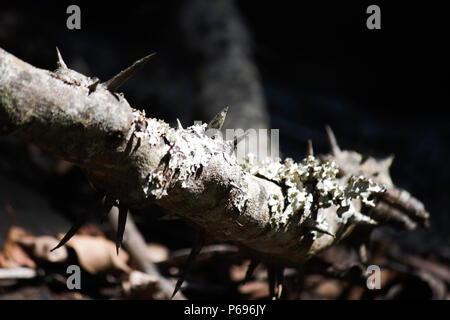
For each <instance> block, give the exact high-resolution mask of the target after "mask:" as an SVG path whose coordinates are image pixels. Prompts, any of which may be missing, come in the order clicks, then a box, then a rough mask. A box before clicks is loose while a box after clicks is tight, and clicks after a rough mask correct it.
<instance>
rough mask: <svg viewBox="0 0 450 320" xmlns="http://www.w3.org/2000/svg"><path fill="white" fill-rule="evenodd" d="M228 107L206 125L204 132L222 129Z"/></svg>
mask: <svg viewBox="0 0 450 320" xmlns="http://www.w3.org/2000/svg"><path fill="white" fill-rule="evenodd" d="M227 113H228V107H226V108H224V109H223V110H222V111H220V112H219V113H218V114H216V115H215V116H214V118H212V120H211V121H210V122H209V123H208V126H207V127H206V130H208V129H217V130H220V129H222V126H223V123H224V122H225V118H226V117H227Z"/></svg>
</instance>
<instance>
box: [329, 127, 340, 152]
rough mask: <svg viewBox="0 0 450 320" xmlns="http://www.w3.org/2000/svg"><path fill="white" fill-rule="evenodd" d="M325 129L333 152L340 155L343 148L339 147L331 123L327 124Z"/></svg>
mask: <svg viewBox="0 0 450 320" xmlns="http://www.w3.org/2000/svg"><path fill="white" fill-rule="evenodd" d="M325 130H326V131H327V135H328V142H329V143H330V147H331V152H332V153H333V155H334V156H338V155H339V154H340V153H341V149H340V148H339V145H338V143H337V140H336V137H335V135H334V133H333V130H331V127H330V126H329V125H326V126H325Z"/></svg>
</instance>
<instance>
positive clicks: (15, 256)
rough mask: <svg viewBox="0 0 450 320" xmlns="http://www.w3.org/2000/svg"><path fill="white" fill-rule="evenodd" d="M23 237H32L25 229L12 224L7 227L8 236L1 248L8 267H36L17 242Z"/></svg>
mask: <svg viewBox="0 0 450 320" xmlns="http://www.w3.org/2000/svg"><path fill="white" fill-rule="evenodd" d="M25 237H32V235H31V234H30V233H29V232H27V231H26V230H24V229H22V228H20V227H16V226H12V227H11V228H9V231H8V237H7V239H6V242H5V246H4V248H3V253H4V256H5V257H6V258H7V259H8V261H9V266H8V267H10V268H12V267H18V266H23V267H29V268H33V269H35V268H36V263H35V262H34V261H33V260H32V259H31V258H30V256H29V255H28V254H27V253H26V251H25V250H24V249H23V248H22V247H21V246H20V245H19V244H18V243H17V242H18V241H20V240H21V239H23V238H25Z"/></svg>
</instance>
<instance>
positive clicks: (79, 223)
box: [50, 210, 91, 252]
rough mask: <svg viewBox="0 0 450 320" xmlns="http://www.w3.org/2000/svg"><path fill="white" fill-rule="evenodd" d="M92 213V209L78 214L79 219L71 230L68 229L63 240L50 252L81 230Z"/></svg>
mask: <svg viewBox="0 0 450 320" xmlns="http://www.w3.org/2000/svg"><path fill="white" fill-rule="evenodd" d="M90 215H91V211H90V210H87V211H85V212H84V213H83V214H81V215H80V216H78V218H77V221H76V222H75V223H74V225H73V226H72V227H71V228H70V230H69V231H67V233H66V234H65V235H64V237H63V238H62V239H61V241H60V242H59V243H58V244H57V245H56V247H54V248H53V249H51V250H50V252H52V251H54V250H56V249H58V248H60V247H62V246H63V245H65V244H66V243H67V242H68V241H69V240H70V239H71V238H72V237H73V236H74V235H75V234H76V233H77V231H78V230H80V228H81V227H82V226H83V224H84V223H85V222H86V221H87V219H88V218H89V216H90Z"/></svg>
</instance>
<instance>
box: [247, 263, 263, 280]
mask: <svg viewBox="0 0 450 320" xmlns="http://www.w3.org/2000/svg"><path fill="white" fill-rule="evenodd" d="M259 264H260V261H259V260H255V259H252V260H251V261H250V265H249V266H248V269H247V272H246V273H245V278H244V283H246V282H248V281H249V280H250V278H251V277H252V276H253V273H254V272H255V269H256V267H257V266H259Z"/></svg>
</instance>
